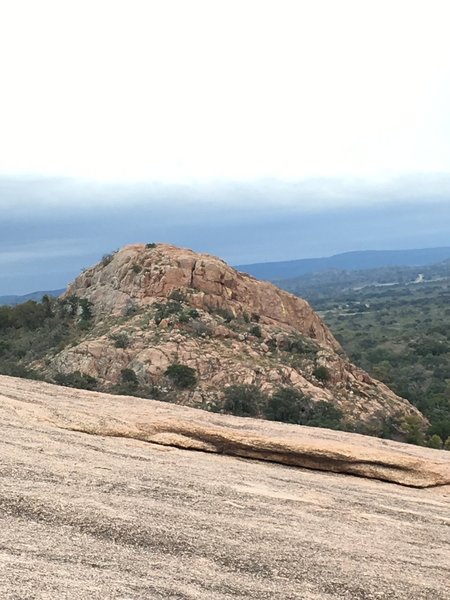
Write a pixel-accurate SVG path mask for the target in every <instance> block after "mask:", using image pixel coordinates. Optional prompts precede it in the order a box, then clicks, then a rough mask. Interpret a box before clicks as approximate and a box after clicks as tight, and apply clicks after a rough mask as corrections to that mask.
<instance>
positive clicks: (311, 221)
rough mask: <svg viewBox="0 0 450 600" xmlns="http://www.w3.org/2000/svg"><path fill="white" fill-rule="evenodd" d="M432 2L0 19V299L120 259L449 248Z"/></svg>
mask: <svg viewBox="0 0 450 600" xmlns="http://www.w3.org/2000/svg"><path fill="white" fill-rule="evenodd" d="M449 22H450V5H449V3H448V1H447V0H442V1H439V0H419V1H417V0H416V1H415V0H409V1H403V0H389V1H386V0H377V1H376V2H375V1H372V0H339V1H337V0H314V1H312V0H307V1H302V0H293V1H290V0H226V1H224V0H220V1H219V0H189V1H186V0H164V1H162V0H157V1H152V0H143V1H140V0H120V1H117V0H108V1H103V0H77V1H76V2H70V1H66V0H55V1H53V0H39V2H36V0H29V1H27V0H15V1H14V2H1V3H0V82H1V89H2V93H1V95H0V209H1V216H0V235H1V237H0V274H1V279H0V293H9V292H20V293H21V292H24V291H32V290H33V289H36V288H48V287H49V286H50V287H60V286H63V285H65V284H66V282H67V281H66V280H67V279H68V278H71V277H72V276H73V275H74V274H76V272H77V271H78V269H79V268H80V267H81V266H85V264H83V263H86V264H89V261H93V260H96V259H97V258H98V257H99V256H101V254H102V253H104V252H106V251H108V250H111V249H113V248H115V247H118V246H120V245H122V244H123V243H128V242H132V241H147V240H150V241H151V240H154V239H158V240H164V241H170V242H173V243H177V244H182V245H189V246H191V247H194V248H195V249H198V250H207V251H210V252H214V253H216V254H221V255H222V256H223V257H224V258H226V259H228V260H230V261H231V262H234V263H243V262H252V261H262V260H278V259H286V258H300V257H303V256H321V255H326V254H332V253H334V252H339V251H345V250H352V249H362V248H394V247H396V248H398V247H420V246H439V245H450V236H449V233H450V231H449V230H450V225H449V223H450V219H449V216H450V185H449V184H450V111H449V110H448V107H449V106H450V36H449V35H448V23H449Z"/></svg>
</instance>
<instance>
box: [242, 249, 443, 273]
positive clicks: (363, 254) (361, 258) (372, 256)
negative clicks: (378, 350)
mask: <svg viewBox="0 0 450 600" xmlns="http://www.w3.org/2000/svg"><path fill="white" fill-rule="evenodd" d="M446 259H450V246H449V247H447V246H442V247H438V248H421V249H414V250H356V251H352V252H343V253H341V254H334V255H333V256H327V257H323V258H301V259H297V260H295V259H294V260H287V261H275V262H265V263H254V264H246V265H237V266H236V267H235V268H236V269H238V270H239V271H242V272H244V273H248V274H249V275H253V276H254V277H256V278H258V279H266V280H269V281H277V280H281V279H291V278H294V277H299V276H301V275H306V274H309V273H316V272H319V271H327V270H332V269H344V270H348V271H359V270H363V269H373V268H379V267H390V266H397V267H420V266H426V265H432V264H434V263H439V262H442V261H444V260H446Z"/></svg>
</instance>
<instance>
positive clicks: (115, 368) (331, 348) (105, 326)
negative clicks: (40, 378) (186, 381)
mask: <svg viewBox="0 0 450 600" xmlns="http://www.w3.org/2000/svg"><path fill="white" fill-rule="evenodd" d="M149 246H150V247H149ZM71 296H77V297H78V298H83V299H86V300H89V301H90V302H91V303H92V310H93V314H94V321H93V326H92V327H91V329H90V330H88V331H86V334H85V336H84V338H83V339H81V341H79V342H78V343H77V344H76V345H74V346H72V347H68V348H65V349H64V350H62V351H61V352H59V353H57V354H55V355H53V356H51V357H48V359H47V360H46V361H45V364H41V365H37V367H38V368H41V369H43V370H45V371H46V372H47V373H49V374H50V375H52V374H55V373H66V374H67V373H71V372H75V371H80V372H81V373H83V374H86V375H90V376H92V377H95V378H96V379H97V380H98V382H99V383H100V385H101V386H102V389H104V390H108V389H111V386H117V385H119V384H120V382H121V378H122V377H123V372H124V369H127V370H128V372H130V371H133V372H134V374H135V375H136V377H137V380H138V382H139V385H140V386H141V387H143V386H144V387H145V386H147V387H148V389H149V390H150V391H149V395H150V396H156V397H165V398H166V399H169V400H171V401H176V402H178V403H180V404H185V405H189V406H197V407H202V408H206V409H210V410H220V408H221V406H222V404H223V392H224V389H225V388H226V387H227V386H229V385H232V384H252V385H255V386H258V387H259V388H260V389H261V390H262V391H263V392H266V393H268V394H269V393H271V392H272V391H273V390H274V389H276V388H278V387H280V386H290V387H294V388H296V389H298V390H300V391H301V392H303V393H304V394H306V395H307V396H309V397H310V398H312V400H313V401H326V402H331V403H334V404H335V405H336V406H337V407H339V408H340V409H341V410H342V411H343V413H344V415H345V418H346V420H347V421H348V423H349V424H352V423H365V424H366V425H367V426H368V427H369V428H370V427H371V426H372V425H373V424H377V423H378V424H379V423H380V422H381V421H383V420H386V419H389V418H395V419H398V418H399V417H402V418H403V417H405V416H414V417H415V418H416V419H417V420H418V421H419V422H422V423H424V422H425V420H424V418H423V417H422V416H421V415H420V413H418V411H417V410H416V409H415V408H414V407H413V406H411V405H410V404H409V403H408V402H407V401H406V400H404V399H402V398H399V397H398V396H396V395H395V394H394V393H393V392H391V391H390V390H389V389H388V388H387V387H386V386H385V385H383V384H381V383H380V382H378V381H376V380H374V379H373V378H371V377H370V376H369V375H368V374H367V373H365V372H364V371H362V370H361V369H359V368H357V367H355V366H354V365H352V364H351V363H350V362H349V361H348V360H347V359H346V357H345V356H344V353H343V351H342V349H341V347H340V345H339V343H338V342H337V341H336V340H335V338H334V337H333V335H332V334H331V332H330V331H329V330H328V328H327V327H326V326H325V324H324V323H323V322H322V321H321V319H320V318H319V317H318V315H316V314H315V313H314V311H313V310H312V309H311V307H310V306H309V305H308V303H307V302H306V301H304V300H302V299H300V298H297V297H296V296H293V295H291V294H289V293H287V292H284V291H282V290H280V289H278V288H276V287H275V286H274V285H272V284H270V283H266V282H261V281H257V280H256V279H254V278H252V277H250V276H248V275H245V274H243V273H239V272H237V271H236V270H234V269H232V268H231V267H230V266H228V265H227V264H226V263H224V262H223V261H222V260H220V259H218V258H215V257H213V256H210V255H206V254H197V253H195V252H192V251H190V250H184V249H179V248H176V247H174V246H170V245H166V244H157V245H147V246H146V245H144V244H135V245H132V246H127V247H125V248H123V249H122V250H120V251H119V252H117V253H115V254H113V255H111V256H109V257H105V258H104V259H103V261H101V262H100V263H99V264H98V265H96V266H95V267H93V268H91V269H88V270H86V271H85V272H84V273H82V274H81V275H80V276H79V277H78V278H77V279H76V280H75V281H74V283H73V284H72V285H71V286H70V287H69V289H68V291H67V292H66V294H65V297H66V298H69V297H71ZM172 364H182V365H185V366H188V367H190V368H192V369H193V370H194V371H195V373H196V377H197V384H196V386H195V387H191V388H189V389H180V388H178V389H174V388H173V385H172V383H173V382H172V381H171V380H170V379H168V378H167V377H166V375H165V372H166V369H167V368H168V367H169V366H170V365H172Z"/></svg>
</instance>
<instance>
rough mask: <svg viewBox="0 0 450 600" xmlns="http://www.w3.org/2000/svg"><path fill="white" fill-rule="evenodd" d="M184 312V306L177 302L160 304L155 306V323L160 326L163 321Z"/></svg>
mask: <svg viewBox="0 0 450 600" xmlns="http://www.w3.org/2000/svg"><path fill="white" fill-rule="evenodd" d="M182 310H183V306H182V305H181V304H180V302H177V301H175V300H169V302H165V303H159V302H158V303H156V304H155V317H154V318H155V323H156V324H157V325H159V324H160V323H161V321H162V320H163V319H166V318H167V317H170V316H171V315H175V314H179V313H181V312H182Z"/></svg>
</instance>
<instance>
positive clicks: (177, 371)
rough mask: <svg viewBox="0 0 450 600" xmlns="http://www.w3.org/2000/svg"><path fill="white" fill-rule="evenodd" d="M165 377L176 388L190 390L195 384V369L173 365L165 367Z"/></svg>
mask: <svg viewBox="0 0 450 600" xmlns="http://www.w3.org/2000/svg"><path fill="white" fill-rule="evenodd" d="M165 375H166V376H167V377H168V378H169V379H170V381H171V382H172V383H173V384H174V385H175V386H176V387H178V388H182V389H184V388H192V387H194V386H195V385H196V384H197V374H196V372H195V369H192V368H191V367H188V366H187V365H180V364H178V363H174V364H172V365H170V366H169V367H167V369H166V370H165Z"/></svg>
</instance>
